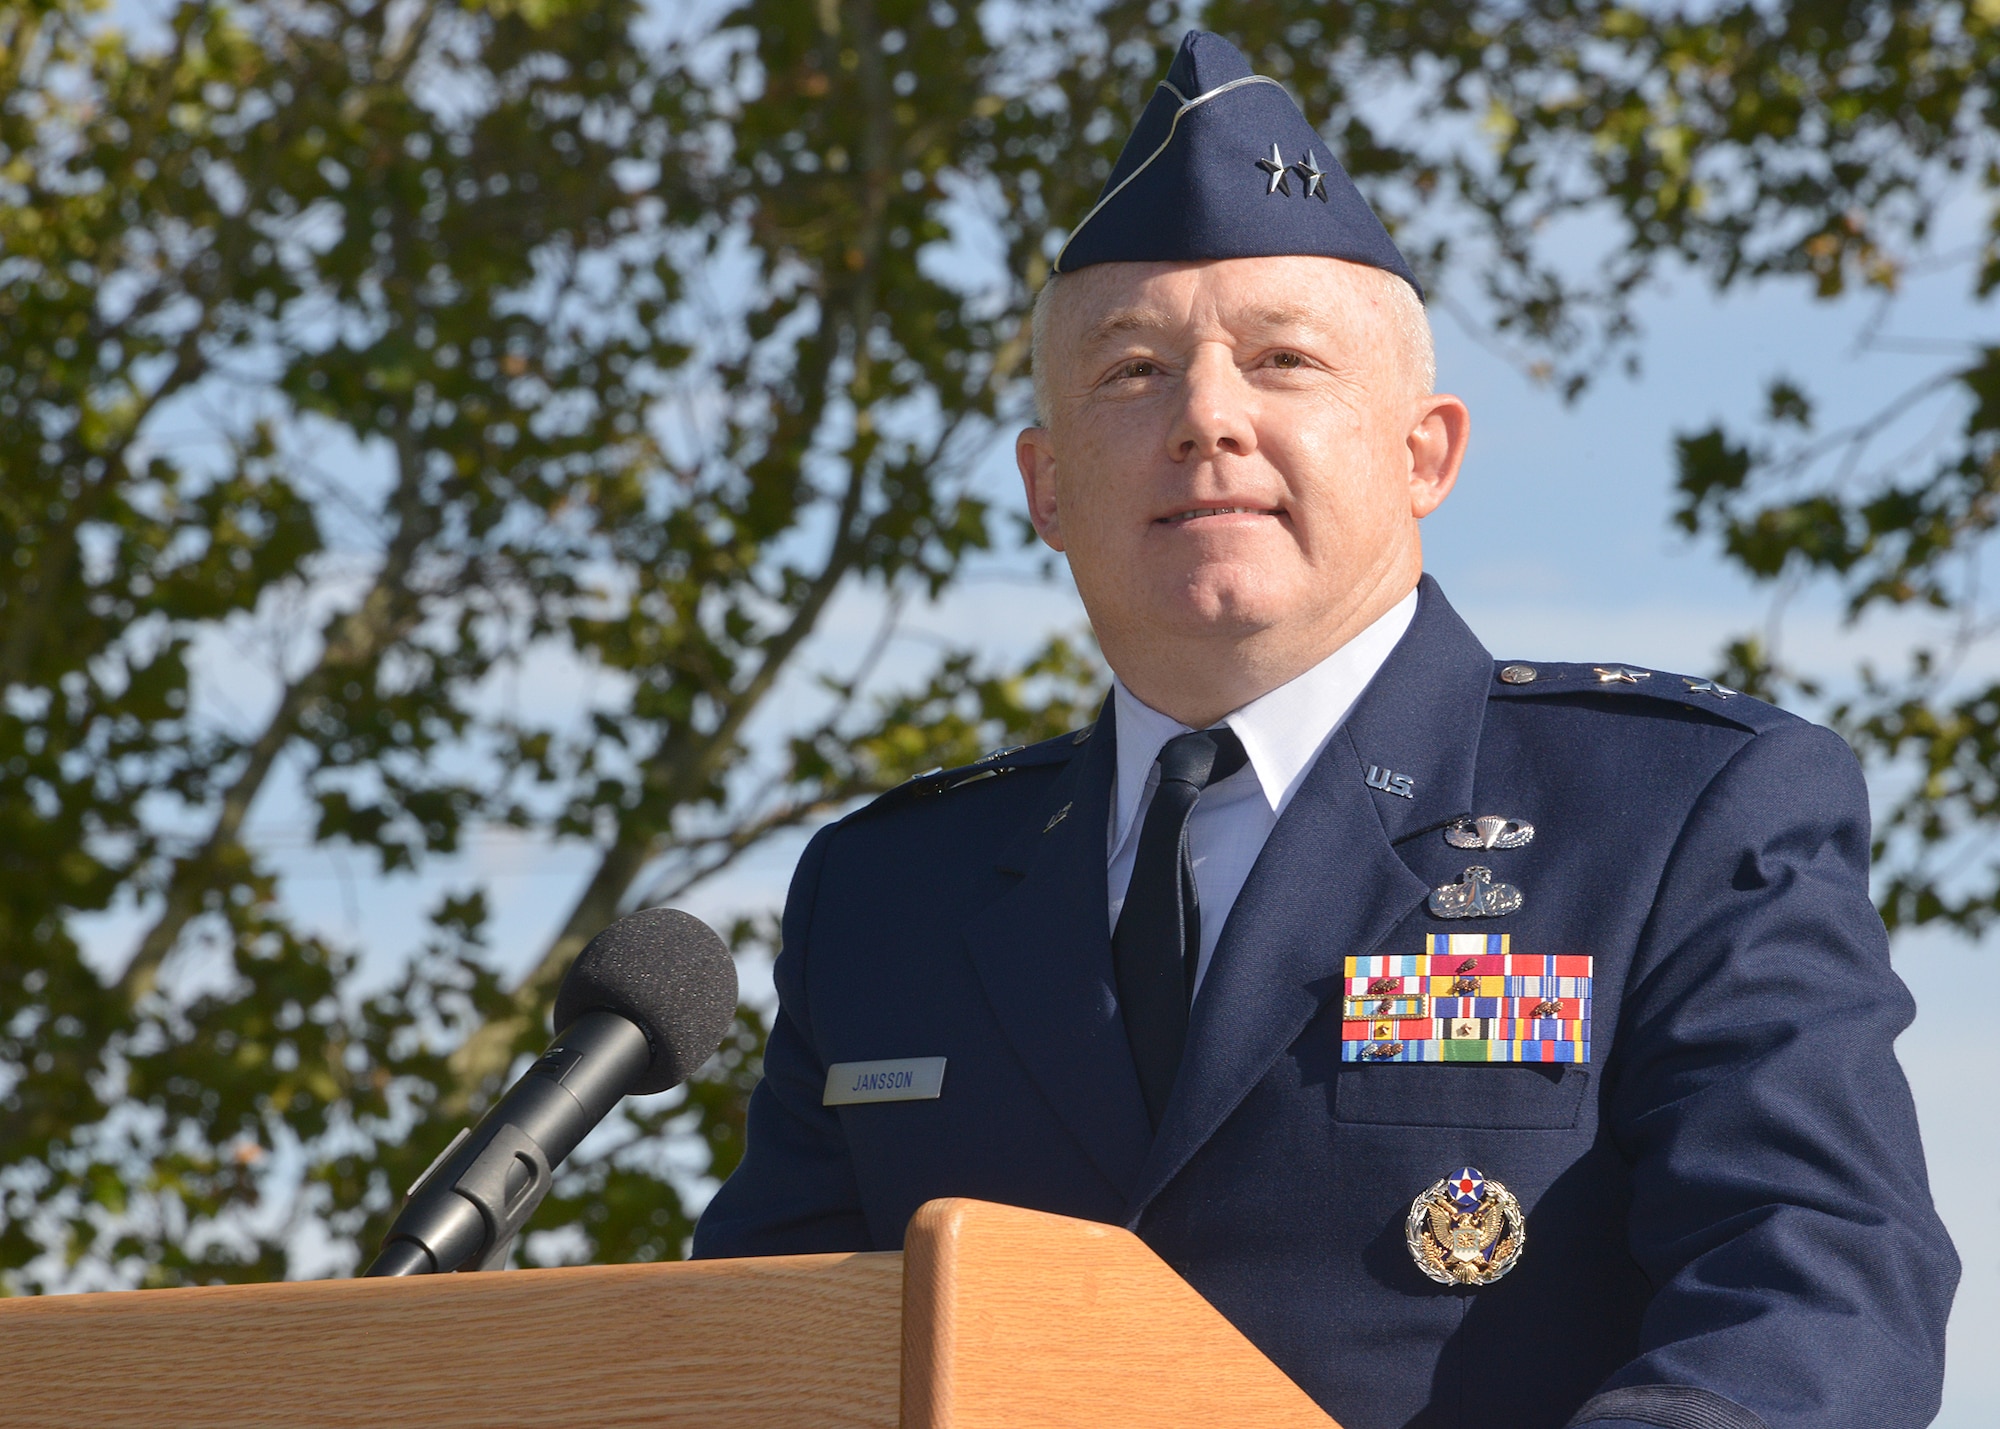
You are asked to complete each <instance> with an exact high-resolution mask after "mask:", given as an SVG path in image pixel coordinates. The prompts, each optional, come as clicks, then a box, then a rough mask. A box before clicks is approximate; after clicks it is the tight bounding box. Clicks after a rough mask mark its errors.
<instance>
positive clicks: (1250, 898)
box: [695, 34, 1957, 1429]
mask: <svg viewBox="0 0 2000 1429" xmlns="http://www.w3.org/2000/svg"><path fill="white" fill-rule="evenodd" d="M1057 270H1058V273H1059V275H1060V276H1059V277H1058V278H1056V279H1054V280H1052V284H1053V285H1052V287H1051V288H1050V290H1049V291H1047V292H1045V293H1044V294H1043V295H1042V297H1041V299H1040V301H1039V302H1038V306H1037V312H1036V346H1037V358H1036V380H1037V385H1038V389H1039V399H1040V404H1041V413H1040V425H1039V426H1037V427H1036V428H1034V429H1031V430H1030V431H1028V432H1025V433H1023V434H1022V436H1021V438H1020V443H1019V457H1020V464H1021V470H1022V475H1023V479H1024V482H1025V486H1026V492H1027V500H1028V509H1029V512H1030V515H1031V517H1032V519H1033V520H1034V522H1035V526H1036V528H1037V530H1039V531H1040V532H1041V534H1042V536H1043V538H1044V539H1045V540H1046V541H1047V542H1048V543H1049V544H1050V545H1051V546H1053V547H1055V548H1056V549H1058V550H1061V551H1064V552H1065V553H1066V554H1067V555H1068V557H1069V560H1070V564H1071V568H1072V570H1073V571H1074V573H1075V577H1076V582H1077V588H1078V590H1079V591H1080V592H1081V594H1082V597H1083V601H1084V604H1085V607H1086V609H1087V610H1088V611H1089V614H1090V617H1091V621H1092V624H1093V626H1094V628H1095V629H1096V631H1097V633H1098V636H1099V639H1100V641H1101V643H1102V646H1103V649H1104V653H1105V657H1106V659H1107V661H1108V662H1109V664H1110V665H1111V668H1112V670H1113V671H1114V672H1115V674H1116V676H1117V680H1116V683H1115V686H1114V689H1113V693H1112V697H1111V698H1110V699H1109V700H1108V701H1107V702H1106V707H1105V709H1104V711H1103V713H1102V715H1101V717H1100V719H1099V721H1098V723H1097V724H1096V725H1095V726H1094V728H1091V729H1085V730H1081V731H1078V732H1077V733H1076V734H1075V735H1073V736H1066V737H1064V738H1061V739H1057V740H1052V741H1050V742H1048V743H1046V744H1041V745H1036V746H1034V747H1032V748H1028V749H1020V750H1013V751H1008V752H1004V753H1001V754H998V755H995V756H990V757H989V758H988V759H986V760H983V761H981V763H980V764H979V765H977V766H974V767H971V768H967V769H958V770H952V771H950V772H947V773H941V774H938V775H935V776H932V777H929V778H926V779H921V780H918V781H915V782H914V783H912V784H909V785H906V786H904V787H903V788H901V789H899V790H896V791H894V792H892V793H890V794H888V795H886V796H884V797H883V798H882V799H879V800H877V801H876V802H875V803H874V804H873V805H871V806H870V807H868V808H866V809H863V810H861V811H860V812H858V813H856V814H855V815H853V816H851V817H849V818H847V819H844V820H842V821H840V822H839V823H836V824H834V825H831V826H830V827H828V828H826V829H823V830H822V831H821V832H820V833H819V835H818V836H817V837H816V838H815V839H814V840H813V841H812V844H811V846H810V847H809V848H808V850H807V851H806V854H805V856H804V857H803V858H802V859H801V860H800V864H799V869H798V873H797V875H796V877H795V879H794V881H793V884H792V889H791V895H790V900H789V902H788V904H787V907H786V911H785V920H784V948H783V952H782V954H781V956H780V958H779V961H778V966H777V986H778V993H779V999H780V1006H779V1013H778V1018H777V1021H776V1024H775V1026H774V1027H773V1030H772V1035H771V1043H770V1050H769V1054H768V1056H767V1059H766V1064H765V1073H766V1075H765V1080H764V1082H763V1084H762V1085H761V1086H760V1087H759V1089H758V1091H757V1093H756V1095H755V1098H754V1099H753V1102H752V1106H751V1113H750V1126H749V1144H748V1147H747V1154H746V1156H745V1159H744V1161H743V1164H742V1166H741V1167H740V1168H739V1169H738V1170H737V1172H736V1174H735V1175H734V1176H733V1177H731V1178H730V1180H729V1182H728V1183H727V1184H726V1185H725V1186H724V1187H723V1188H722V1189H721V1191H720V1192H719V1193H718V1194H717V1196H716V1198H715V1200H714V1202H713V1204H712V1205H711V1206H710V1207H709V1209H708V1211H707V1213H706V1214H705V1215H704V1216H703V1217H702V1220H701V1224H700V1227H699V1229H698V1230H697V1232H696V1236H695V1249H696V1253H697V1254H701V1255H752V1254H784V1253H795V1252H808V1251H833V1250H870V1249H874V1250H881V1249H892V1248H895V1247H896V1246H898V1245H900V1244H901V1240H902V1235H903V1228H904V1225H905V1223H906V1222H907V1221H908V1219H909V1217H910V1215H911V1213H912V1212H913V1211H915V1209H916V1208H917V1207H918V1206H919V1205H920V1204H922V1203H923V1202H925V1201H927V1200H930V1199H932V1198H933V1197H939V1196H972V1197H979V1198H982V1199H986V1200H993V1201H1003V1202H1010V1203H1013V1204H1016V1205H1022V1206H1029V1207H1034V1208H1036V1209H1040V1210H1046V1211H1053V1212H1058V1213H1062V1214H1066V1215H1071V1216H1081V1217H1088V1218H1091V1219H1095V1220H1100V1221H1105V1222H1111V1223H1116V1224H1121V1225H1126V1226H1129V1227H1131V1228H1132V1229H1133V1230H1134V1231H1136V1232H1137V1233H1138V1234H1139V1235H1140V1236H1141V1237H1143V1238H1144V1239H1145V1240H1146V1242H1147V1243H1148V1244H1149V1245H1151V1246H1152V1247H1153V1248H1154V1249H1155V1250H1156V1251H1158V1252H1159V1254H1160V1255H1161V1256H1162V1257H1164V1258H1165V1259H1166V1260H1167V1261H1168V1263H1170V1264H1171V1265H1173V1266H1174V1267H1175V1268H1176V1269H1177V1270H1178V1271H1179V1272H1180V1273H1181V1274H1182V1275H1184V1276H1185V1277H1186V1278H1187V1279H1188V1280H1189V1281H1190V1282H1191V1283H1192V1284H1193V1285H1194V1286H1195V1288H1196V1289H1198V1290H1199V1291H1201V1293H1202V1294H1203V1295H1204V1296H1206V1297H1207V1298H1208V1299H1209V1300H1210V1301H1211V1302H1212V1303H1213V1304H1214V1305H1216V1306H1217V1307H1218V1308H1219V1309H1220V1310H1221V1311H1222V1312H1223V1313H1224V1314H1226V1315H1227V1316H1228V1317H1229V1318H1230V1319H1231V1320H1233V1321H1234V1322H1235V1323H1236V1324H1237V1325H1238V1326H1239V1327H1240V1328H1242V1329H1243V1331H1244V1332H1245V1333H1246V1334H1248V1335H1249V1337H1250V1338H1251V1339H1252V1340H1253V1341H1254V1342H1256V1344H1257V1345H1258V1346H1259V1347H1260V1348H1262V1349H1263V1350H1264V1352H1265V1353H1266V1354H1268V1355H1269V1356H1270V1357H1271V1358H1272V1359H1273V1360H1274V1361H1275V1362H1276V1363H1277V1364H1278V1365H1279V1366H1280V1367H1281V1368H1283V1369H1284V1370H1285V1371H1286V1372H1287V1373H1289V1374H1290V1375H1291V1376H1292V1378H1293V1379H1295V1380H1296V1381H1297V1382H1298V1383H1299V1384H1300V1385H1301V1386H1303V1387H1304V1388H1305V1389H1306V1390H1307V1391H1308V1392H1309V1393H1310V1394H1312V1395H1313V1396H1314V1398H1316V1399H1317V1400H1318V1401H1319V1402H1320V1403H1321V1404H1322V1405H1324V1406H1325V1408H1326V1409H1327V1411H1328V1412H1329V1413H1330V1414H1332V1415H1333V1416H1334V1417H1335V1418H1337V1419H1338V1420H1339V1421H1340V1422H1341V1423H1342V1424H1343V1425H1345V1426H1347V1429H1387V1426H1393V1425H1406V1424H1425V1425H1461V1424H1463V1425H1473V1424H1478V1425H1482V1426H1493V1429H1506V1427H1507V1426H1547V1429H1554V1427H1555V1426H1559V1425H1563V1424H1566V1423H1567V1424H1579V1425H1580V1424H1589V1425H1593V1426H1599V1429H1607V1426H1615V1427H1616V1429H1631V1426H1638V1425H1655V1426H1667V1429H1753V1426H1759V1425H1765V1426H1770V1427H1771V1429H1778V1426H1782V1425H1813V1426H1831V1425H1857V1426H1858V1425H1868V1426H1897V1425H1917V1424H1922V1423H1925V1422H1927V1421H1928V1419H1929V1418H1930V1416H1931V1414H1932V1413H1933V1412H1934V1410H1935V1408H1936V1406H1937V1402H1938V1392H1939V1385H1940V1381H1941V1377H1942V1364H1943V1346H1944V1324H1945V1317H1946V1313H1947V1310H1948V1308H1949V1305H1950V1299H1951V1292H1952V1288H1953V1285H1954V1283H1955V1280H1956V1275H1957V1263H1956V1260H1955V1258H1954V1256H1953V1254H1952V1250H1951V1246H1950V1243H1949V1241H1948V1240H1947V1239H1946V1237H1945V1234H1944V1231H1943V1228H1942V1226H1941V1225H1940V1224H1939V1222H1938V1220H1937V1217H1936V1214H1935V1212H1934V1211H1933V1209H1932V1206H1931V1200H1930V1194H1929V1190H1928V1187H1927V1185H1926V1181H1925V1177H1924V1171H1923V1157H1922V1150H1921V1147H1920V1146H1919V1143H1918V1138H1917V1128H1916V1120H1915V1113H1914V1109H1913V1107H1912V1104H1911V1099H1910V1095H1909V1090H1908V1088H1907V1086H1906V1084H1905V1082H1904V1080H1903V1077H1902V1074H1901V1071H1900V1069H1899V1068H1898V1067H1897V1065H1896V1061H1895V1057H1894V1054H1893V1051H1892V1046H1891V1044H1892V1042H1893V1040H1894V1038H1895V1036H1896V1034H1897V1032H1898V1031H1900V1030H1901V1029H1902V1028H1903V1027H1905V1026H1906V1025H1907V1024H1908V1023H1909V1020H1910V1017H1911V1012H1912V1008H1911V1003H1910V999H1909V996H1908V994H1907V993H1906V992H1905V991H1904V989H1903V987H1902V985H1901V984H1900V983H1899V982H1898V981H1897V979H1896V978H1895V976H1894V974H1893V973H1892V972H1891V971H1890V966H1889V956H1888V948H1887V943H1886V939H1885V937H1884V934H1883V929H1882V924H1881V922H1880V920H1879V919H1878V918H1877V917H1876V915H1875V912H1874V909H1873V907H1872V906H1871V904H1870V902H1869V898H1868V843H1869V836H1868V813H1867V800H1866V792H1865V790H1864V788H1863V785H1862V781H1861V776H1860V772H1859V770H1858V768H1857V766H1856V763H1855V760H1854V758H1853V756H1852V755H1851V754H1850V753H1849V752H1848V750H1847V749H1846V747H1845V746H1844V745H1843V744H1842V743H1841V742H1840V741H1839V739H1837V738H1836V737H1835V736H1833V735H1832V734H1830V733H1829V732H1827V731H1826V730H1823V729H1820V728H1817V727H1815V726H1813V725H1810V724H1807V723H1806V722H1804V721H1803V720H1800V719H1797V718H1795V717H1793V716H1791V715H1788V714H1786V713H1784V712H1782V711H1780V710H1777V709H1775V708H1772V707H1771V706H1769V705H1765V704H1762V703H1760V702H1758V701H1757V700H1754V699H1751V698H1749V697H1747V696H1745V695H1742V694H1740V693H1738V692H1736V691H1733V690H1729V689H1726V688H1724V687H1722V686H1720V685H1717V684H1715V683H1713V682H1711V681H1707V680H1697V679H1690V678H1686V677H1682V676H1678V675H1671V674H1667V673H1665V672H1662V671H1656V670H1648V669H1641V668H1636V667H1631V666H1627V665H1623V664H1604V665H1563V664H1550V663H1543V662H1496V661H1494V660H1493V659H1492V658H1491V657H1490V656H1489V655H1488V654H1487V652H1486V651H1485V650H1484V649H1483V648H1481V646H1480V644H1479V642H1478V640H1477V639H1475V638H1474V636H1473V635H1472V632H1471V631H1470V630H1468V629H1467V628H1466V626H1465V625H1464V624H1463V623H1462V622H1461V621H1460V620H1459V618H1458V617H1457V615H1455V614H1454V613H1453V611H1452V609H1451V607H1450V606H1449V605H1448V604H1447V603H1446V601H1445V598H1444V595H1443V593H1442V592H1441V591H1440V590H1439V588H1438V587H1437V585H1436V584H1435V582H1433V581H1432V580H1430V578H1429V577H1427V576H1424V575H1423V574H1422V561H1421V547H1420V542H1419V522H1420V521H1421V520H1422V519H1423V518H1424V517H1425V516H1427V515H1428V514H1429V513H1430V512H1431V511H1432V510H1434V509H1435V508H1436V507H1437V505H1438V504H1439V503H1440V502H1441V501H1443V500H1444V498H1445V497H1446V495H1447V494H1448V493H1449V491H1450V489H1451V486H1452V483H1453V481H1454V480H1455V478H1456V476H1457V472H1458V467H1459V462H1460V459H1461V457H1462V456H1463V454H1464V451H1465V446H1466V437H1467V415H1466V411H1465V408H1464V406H1463V404H1462V403H1460V402H1459V401H1458V400H1457V399H1456V398H1452V397H1448V396H1442V395H1438V394H1435V393H1434V392H1433V391H1432V390H1431V374H1430V372H1429V365H1430V359H1429V342H1428V333H1427V329H1426V328H1425V326H1424V323H1423V314H1422V307H1421V301H1420V294H1419V291H1418V288H1417V283H1416V280H1415V278H1414V276H1413V275H1412V274H1411V273H1410V271H1409V269H1408V267H1407V266H1406V265H1405V263H1404V261H1403V259H1402V257H1401V255H1400V254H1398V253H1397V251H1396V249H1395V246H1394V244H1393V243H1392V242H1391V241H1390V239H1389V237H1388V235H1387V233H1386V232H1384V230H1383V229H1382V227H1381V225H1380V223H1379V222H1377V220H1376V219H1375V217H1374V215H1373V214H1372V213H1371V212H1370V211H1369V209H1368V207H1367V205H1366V204H1365V203H1364V202H1363V201H1362V199H1361V198H1360V196H1359V194H1358V193H1357V192H1356V191H1355V190H1354V188H1353V186H1352V184H1351V183H1350V182H1349V181H1348V179H1347V177H1346V175H1345V174H1344V173H1343V172H1342V171H1341V169H1340V167H1339V165H1338V164H1337V163H1336V162H1335V161H1334V158H1333V156H1332V155H1331V154H1330V153H1329V152H1328V151H1327V149H1326V147H1325V145H1324V143H1323V141H1322V140H1321V139H1320V138H1319V136H1318V135H1317V134H1316V133H1315V132H1314V131H1313V130H1312V129H1311V127H1310V126H1309V125H1308V124H1307V123H1306V121H1305V119H1304V117H1303V116H1302V115H1300V113H1299V112H1298V110H1297V108H1296V107H1295V106H1294V105H1293V104H1292V102H1291V100H1290V99H1289V98H1288V97H1287V96H1286V94H1285V92H1284V91H1283V90H1282V89H1281V88H1280V87H1278V86H1277V85H1276V84H1274V83H1273V82H1271V81H1269V80H1266V79H1262V78H1260V77H1257V76H1254V75H1252V74H1251V73H1250V71H1249V67H1248V65H1247V64H1246V63H1245V62H1244V60H1243V58H1242V56H1241V55H1239V54H1238V53H1237V52H1236V51H1235V50H1234V49H1233V48H1231V47H1230V46H1229V45H1228V44H1226V43H1225V42H1223V41H1221V40H1219V39H1217V38H1215V37H1214V36H1210V35H1202V34H1193V35H1190V36H1189V37H1188V39H1187V40H1186V42H1185V43H1184V44H1183V46H1182V48H1181V51H1180V53H1179V55H1178V56H1177V58H1176V59H1175V62H1174V65H1173V67H1172V69H1171V70H1170V71H1169V72H1168V75H1167V78H1166V80H1165V81H1164V82H1163V83H1162V84H1161V85H1160V87H1159V89H1158V91H1157V92H1156V93H1155V95H1154V97H1153V99H1152V101H1151V104H1150V105H1149V107H1148V108H1147V110H1146V112H1145V114H1144V115H1143V116H1142V118H1141V119H1140V121H1139V125H1138V127H1137V129H1136V131H1135V132H1134V134H1133V136H1132V138H1131V140H1130V142H1129V143H1128V144H1127V145H1126V148H1125V150H1124V153H1123V155H1122V156H1121V158H1120V160H1119V162H1118V165H1117V167H1116V168H1115V169H1114V171H1113V173H1112V175H1111V178H1110V180H1109V181H1108V182H1107V184H1106V186H1105V191H1104V194H1103V196H1102V197H1101V198H1100V199H1099V201H1098V203H1097V205H1096V207H1095V208H1093V209H1092V210H1091V211H1090V213H1089V214H1088V215H1086V216H1085V218H1084V219H1083V220H1082V222H1080V223H1079V224H1078V226H1077V227H1076V228H1075V229H1074V230H1073V231H1072V233H1071V236H1070V239H1069V242H1068V245H1067V247H1066V248H1065V249H1064V251H1063V253H1062V255H1061V257H1060V259H1059V260H1058V264H1057Z"/></svg>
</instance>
